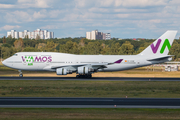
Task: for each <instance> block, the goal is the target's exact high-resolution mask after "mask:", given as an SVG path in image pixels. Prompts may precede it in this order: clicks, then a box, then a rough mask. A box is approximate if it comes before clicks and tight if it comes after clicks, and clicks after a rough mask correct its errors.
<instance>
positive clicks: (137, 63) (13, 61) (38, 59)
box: [3, 52, 168, 71]
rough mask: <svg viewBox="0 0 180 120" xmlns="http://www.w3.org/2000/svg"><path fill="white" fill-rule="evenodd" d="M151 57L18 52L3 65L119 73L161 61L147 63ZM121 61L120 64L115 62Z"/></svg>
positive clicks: (37, 68) (19, 67)
mask: <svg viewBox="0 0 180 120" xmlns="http://www.w3.org/2000/svg"><path fill="white" fill-rule="evenodd" d="M150 58H151V56H142V55H73V54H65V53H56V52H19V53H16V54H15V55H13V56H12V57H9V58H8V59H6V60H4V61H3V64H4V65H6V66H8V67H10V68H14V69H18V70H32V71H56V69H54V68H56V66H57V67H58V66H61V67H62V66H69V67H71V66H74V65H83V64H84V65H85V66H88V65H89V64H106V63H107V65H105V66H106V68H101V69H98V71H121V70H127V69H132V68H137V67H142V66H147V65H152V64H156V63H162V62H166V61H168V60H162V61H159V60H158V61H153V62H152V61H148V60H147V59H150ZM120 59H122V61H121V62H120V63H115V62H116V61H118V60H120Z"/></svg>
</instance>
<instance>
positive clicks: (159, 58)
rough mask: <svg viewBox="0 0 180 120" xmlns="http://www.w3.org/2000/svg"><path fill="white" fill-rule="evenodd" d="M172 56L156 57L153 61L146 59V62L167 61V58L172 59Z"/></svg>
mask: <svg viewBox="0 0 180 120" xmlns="http://www.w3.org/2000/svg"><path fill="white" fill-rule="evenodd" d="M172 56H173V55H167V56H162V57H156V58H153V59H148V60H147V61H160V60H163V59H167V58H170V57H172Z"/></svg>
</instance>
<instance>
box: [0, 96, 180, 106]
mask: <svg viewBox="0 0 180 120" xmlns="http://www.w3.org/2000/svg"><path fill="white" fill-rule="evenodd" d="M0 107H1V108H180V99H159V98H11V97H6V98H0Z"/></svg>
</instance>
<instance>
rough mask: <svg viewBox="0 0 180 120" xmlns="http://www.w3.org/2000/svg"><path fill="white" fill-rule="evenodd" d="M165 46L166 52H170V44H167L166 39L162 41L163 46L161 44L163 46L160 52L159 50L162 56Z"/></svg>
mask: <svg viewBox="0 0 180 120" xmlns="http://www.w3.org/2000/svg"><path fill="white" fill-rule="evenodd" d="M166 46H167V48H168V50H170V48H171V45H170V43H169V40H168V39H166V40H165V41H164V44H163V46H162V48H161V50H160V53H161V54H163V53H164V50H165V48H166Z"/></svg>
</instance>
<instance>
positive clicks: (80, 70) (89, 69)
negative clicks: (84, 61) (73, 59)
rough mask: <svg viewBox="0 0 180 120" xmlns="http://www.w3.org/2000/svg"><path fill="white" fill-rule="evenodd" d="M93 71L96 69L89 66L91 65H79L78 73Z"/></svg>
mask: <svg viewBox="0 0 180 120" xmlns="http://www.w3.org/2000/svg"><path fill="white" fill-rule="evenodd" d="M93 71H94V69H92V68H89V67H85V66H83V67H78V74H89V73H91V72H93Z"/></svg>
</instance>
